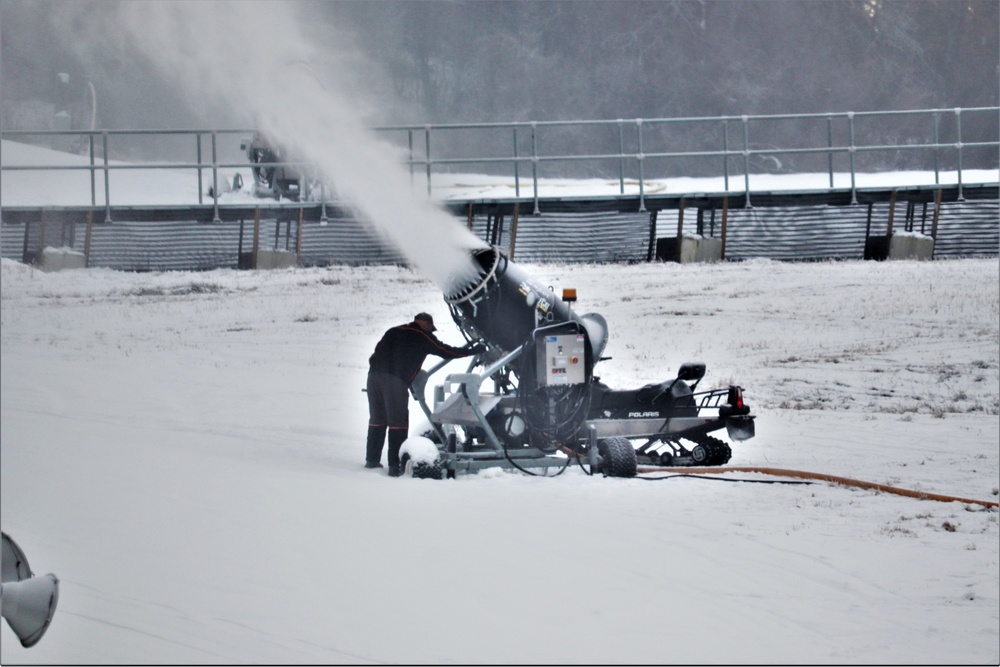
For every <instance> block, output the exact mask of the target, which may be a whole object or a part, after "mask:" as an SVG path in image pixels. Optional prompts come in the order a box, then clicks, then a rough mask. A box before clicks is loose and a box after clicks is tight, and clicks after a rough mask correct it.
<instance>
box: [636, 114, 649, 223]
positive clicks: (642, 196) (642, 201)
mask: <svg viewBox="0 0 1000 667" xmlns="http://www.w3.org/2000/svg"><path fill="white" fill-rule="evenodd" d="M635 135H636V141H637V142H638V144H639V153H638V154H637V155H636V156H635V159H636V160H638V162H639V212H640V213H643V212H645V210H646V187H645V185H646V183H645V179H646V172H645V169H644V168H643V160H645V159H646V156H645V155H643V153H642V119H641V118H636V119H635Z"/></svg>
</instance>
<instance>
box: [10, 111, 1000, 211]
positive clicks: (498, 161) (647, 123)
mask: <svg viewBox="0 0 1000 667" xmlns="http://www.w3.org/2000/svg"><path fill="white" fill-rule="evenodd" d="M970 114H991V115H992V116H993V117H994V120H995V117H996V116H997V115H998V114H1000V107H973V108H964V109H963V108H955V109H917V110H900V111H870V112H840V113H810V114H779V115H756V116H750V115H742V116H717V117H691V118H647V119H642V118H639V119H634V120H624V119H616V120H603V121H602V120H590V121H588V120H576V121H569V120H567V121H530V122H509V123H467V124H443V125H401V126H387V127H377V128H374V131H375V132H377V133H381V134H387V135H390V139H391V138H392V135H395V137H396V138H397V140H398V138H399V137H402V136H405V137H406V144H407V150H408V151H409V152H408V159H407V160H406V163H407V164H408V165H409V168H410V170H411V174H413V173H415V171H414V170H415V169H416V168H418V167H420V168H422V169H423V171H424V174H425V176H426V185H427V194H428V196H431V195H432V188H431V182H432V176H433V174H434V170H435V167H438V168H441V167H445V168H451V167H453V166H456V165H474V164H479V165H501V166H504V167H509V168H510V169H511V170H512V172H513V177H514V189H515V197H517V198H520V197H521V189H522V185H521V183H522V176H521V168H522V166H523V165H525V164H528V165H530V167H531V190H532V195H531V196H532V199H533V203H534V211H533V212H534V213H535V214H538V213H539V202H540V199H541V197H540V196H539V184H538V179H539V166H540V165H543V164H555V163H567V162H577V163H579V162H590V163H607V162H608V161H613V162H617V165H618V181H619V191H620V193H621V194H624V193H625V182H626V176H625V174H626V169H627V168H631V167H634V168H635V170H636V171H637V182H638V188H639V211H640V212H642V211H645V210H646V207H645V197H646V192H645V190H646V182H647V181H649V180H651V179H652V178H656V176H653V175H651V174H650V173H648V168H647V167H646V165H647V164H649V163H650V162H661V163H666V162H669V161H672V160H674V161H679V160H691V159H712V160H718V161H719V162H720V165H719V166H720V169H719V170H718V171H719V172H721V175H722V177H723V179H724V180H723V182H724V191H725V192H726V193H736V194H742V196H743V198H744V206H745V207H748V208H749V207H750V206H751V194H752V192H753V190H752V188H751V180H752V178H753V174H752V173H751V169H750V166H751V161H752V160H753V159H755V158H760V157H769V156H770V157H774V156H777V155H820V156H822V155H825V156H826V163H827V173H828V175H829V187H830V189H831V190H832V189H834V173H835V170H834V159H835V157H837V156H845V155H846V156H847V158H848V172H849V174H850V193H851V201H852V203H857V190H858V186H857V175H858V171H857V165H856V159H857V156H858V155H859V154H866V153H875V152H880V151H881V152H888V151H898V152H910V151H913V152H916V151H925V152H929V153H930V155H931V157H932V161H933V170H934V182H935V184H938V183H939V182H940V173H941V162H942V158H943V157H948V156H952V157H953V160H954V166H955V171H956V172H957V178H958V183H957V185H958V193H959V199H961V198H962V185H963V170H965V169H967V167H966V165H965V160H964V155H965V154H966V152H967V151H968V150H969V149H973V148H998V147H1000V138H996V139H991V140H987V141H975V142H964V141H963V137H962V118H963V116H965V117H968V116H969V115H970ZM884 117H904V118H912V117H926V118H929V119H930V120H931V125H930V127H929V128H927V129H926V131H927V135H928V136H918V137H915V138H914V143H902V144H900V143H891V144H888V143H886V144H879V143H859V137H858V134H859V132H858V127H857V126H858V122H859V121H860V120H862V119H869V118H884ZM946 120H947V121H952V122H947V123H946V122H943V121H946ZM802 121H825V125H826V133H825V137H826V141H825V142H824V145H805V146H784V147H776V146H771V147H767V148H757V147H755V144H754V142H752V141H751V136H752V134H753V132H752V130H751V128H752V127H754V126H757V125H759V124H761V123H786V122H795V123H801V122H802ZM696 125H701V126H703V128H704V126H706V125H707V126H710V127H711V126H717V127H718V129H719V137H718V138H719V141H720V143H721V145H717V146H713V145H711V142H706V145H705V146H704V147H699V148H698V149H697V150H680V151H670V150H659V148H661V147H662V146H660V147H651V146H649V143H650V135H651V131H650V130H649V129H648V128H674V127H680V128H685V127H691V126H696ZM734 125H735V126H737V127H739V128H740V135H741V136H740V139H739V140H737V141H735V142H731V138H730V127H731V126H734ZM845 127H846V139H847V141H846V143H844V142H835V140H834V135H835V130H836V132H839V133H841V134H843V133H844V128H845ZM556 128H584V129H587V130H593V129H596V128H611V129H612V130H616V131H617V136H618V146H617V149H618V150H617V152H613V151H612V152H598V153H568V152H563V153H559V154H545V153H544V151H542V150H540V148H539V144H540V140H541V138H542V137H543V135H544V133H545V132H547V131H550V130H555V129H556ZM468 130H473V131H489V132H493V131H501V132H506V131H509V132H510V133H511V140H512V143H511V144H510V145H511V146H512V149H513V150H512V154H511V155H502V156H485V155H473V156H466V157H435V155H434V154H433V152H432V146H433V145H435V142H434V141H432V137H434V136H438V137H441V136H446V135H448V134H449V133H455V132H459V131H468ZM626 130H628V134H629V135H630V136H629V137H628V142H627V141H626V134H627V132H626ZM519 132H520V134H519ZM252 133H253V130H241V129H232V130H184V129H176V130H61V131H39V132H30V131H23V132H3V133H0V136H2V137H3V138H5V139H9V138H15V137H29V136H59V135H64V136H66V135H69V136H77V137H85V138H86V139H87V144H88V150H87V154H88V155H89V158H90V160H89V161H90V164H89V165H78V166H67V165H49V166H46V165H30V166H29V165H12V166H8V165H0V170H2V171H28V170H36V171H51V170H89V171H90V179H91V205H92V206H94V207H97V206H98V202H97V174H98V173H101V174H102V175H103V177H104V178H103V180H104V207H105V221H106V222H111V209H112V202H111V191H110V172H112V171H117V170H126V169H196V170H197V174H198V203H199V204H202V203H203V200H202V195H203V192H204V187H203V185H204V183H203V177H204V172H205V171H208V170H210V171H211V179H212V186H213V187H212V189H211V197H212V200H213V204H214V209H215V216H214V217H215V220H216V221H218V220H219V214H218V210H219V169H233V168H237V169H240V168H247V167H250V166H251V164H250V163H249V162H239V163H231V162H220V161H219V157H218V138H219V137H220V135H234V134H240V135H246V136H249V135H251V134H252ZM525 133H527V134H528V144H529V146H530V149H529V152H528V154H522V152H523V147H522V146H523V143H525V141H524V135H525ZM943 133H946V134H948V135H949V137H948V140H947V141H943V140H942V134H943ZM116 135H132V136H138V135H188V136H191V137H193V138H194V141H195V153H196V161H195V162H169V163H135V164H110V162H109V161H110V155H109V154H110V146H109V137H112V136H116ZM206 136H207V137H208V138H209V140H210V155H209V156H208V157H207V159H206V157H205V156H204V155H203V152H204V151H203V138H204V137H206ZM416 136H422V137H423V146H422V147H421V146H419V145H418V144H415V142H414V138H415V137H416ZM655 138H656V139H658V140H659V141H660V143H661V144H663V143H669V142H668V140H667V139H665V138H664V137H662V136H659V137H655ZM97 140H100V146H101V150H100V156H101V163H100V164H98V163H97V154H98V151H97V149H96V142H97ZM472 143H473V144H474V143H475V142H472ZM731 143H735V144H736V145H735V146H731V145H730V144H731ZM649 148H654V150H649ZM991 155H992V158H990V160H991V161H992V162H993V164H987V165H980V167H979V168H995V167H996V164H995V161H996V154H995V153H991ZM733 160H736V161H737V163H738V164H739V165H740V166H741V167H742V168H741V169H739V170H735V173H732V174H731V173H730V172H731V171H732V169H731V162H732V161H733ZM253 166H256V167H292V168H296V167H298V168H302V167H306V168H308V165H306V164H304V163H302V162H297V161H282V162H257V163H254V165H253ZM838 173H839V172H838ZM684 175H687V174H684ZM731 177H733V178H741V180H742V188H740V189H736V190H733V189H731V188H730V180H731ZM321 203H322V205H323V206H324V207H325V205H326V196H325V192H321Z"/></svg>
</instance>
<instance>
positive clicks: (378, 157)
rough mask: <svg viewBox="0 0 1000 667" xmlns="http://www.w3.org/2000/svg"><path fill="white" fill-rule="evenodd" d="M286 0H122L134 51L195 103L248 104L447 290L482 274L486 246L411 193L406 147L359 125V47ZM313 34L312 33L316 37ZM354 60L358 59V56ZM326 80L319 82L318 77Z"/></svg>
mask: <svg viewBox="0 0 1000 667" xmlns="http://www.w3.org/2000/svg"><path fill="white" fill-rule="evenodd" d="M308 7H309V6H308V5H306V4H300V3H291V2H256V1H253V2H247V1H239V2H236V1H216V0H213V1H212V2H200V1H199V2H186V1H183V2H126V3H122V4H121V5H119V12H118V19H119V20H120V22H121V27H122V30H123V33H124V36H125V39H126V40H127V42H128V46H130V47H131V48H132V49H134V50H136V51H138V52H139V53H140V54H142V55H143V56H144V57H145V58H146V59H148V60H149V62H150V63H151V65H153V66H155V67H156V68H158V69H159V70H161V71H162V72H163V74H165V75H167V76H168V77H170V79H171V80H173V81H176V83H177V87H178V89H179V91H180V92H183V93H184V95H185V96H186V97H187V98H188V100H189V101H190V103H192V104H195V105H201V106H202V107H206V106H209V105H216V106H221V107H222V108H226V109H230V110H236V111H243V112H245V113H247V114H248V121H252V122H254V123H255V125H256V127H255V129H257V130H259V131H261V132H262V133H263V134H264V135H265V136H267V137H268V139H269V140H270V141H272V142H273V143H275V144H276V145H280V146H282V147H283V149H285V150H286V152H287V154H288V155H290V156H293V157H291V158H290V159H292V160H295V161H302V162H305V163H307V164H308V165H309V166H310V168H312V169H315V170H316V171H317V172H319V174H320V175H321V177H322V178H323V180H324V182H325V183H327V184H329V186H331V187H332V188H334V189H335V191H336V192H337V193H338V195H339V196H340V197H342V198H343V199H344V200H345V201H346V203H347V204H348V205H349V206H351V207H353V208H355V209H356V210H357V211H358V212H359V214H360V217H362V218H363V219H365V220H367V221H368V222H370V223H371V224H372V225H373V226H374V227H375V229H376V231H377V232H379V233H380V235H381V237H382V238H383V239H384V240H386V241H388V242H389V243H391V245H393V246H394V247H395V248H396V249H397V250H398V251H399V252H400V253H401V254H402V255H403V256H404V257H405V258H406V259H407V260H408V261H409V262H410V263H411V264H412V265H413V266H414V267H415V268H416V269H417V270H418V271H420V272H421V273H422V274H423V275H424V276H426V277H427V278H429V279H431V280H433V281H434V283H435V284H436V285H437V286H438V287H439V288H440V289H441V290H442V291H444V292H448V291H450V289H451V288H452V286H453V285H454V284H455V283H456V282H457V283H461V282H463V281H465V280H468V277H469V276H470V275H474V273H475V269H474V266H473V262H472V260H471V257H470V251H471V250H473V249H475V248H479V247H483V246H484V244H483V243H482V242H481V241H480V240H479V239H478V238H477V237H476V236H475V235H473V234H472V233H471V232H470V231H469V230H467V229H466V228H465V227H464V226H463V225H460V224H456V220H455V218H454V217H453V216H451V215H450V214H448V213H447V212H446V211H444V210H443V209H441V208H440V207H439V206H437V205H435V204H434V202H432V201H430V200H429V198H428V197H427V196H426V194H425V195H423V196H421V195H418V194H417V193H415V192H413V186H412V185H411V183H410V179H409V173H408V172H407V171H406V170H405V169H404V168H403V164H402V159H401V158H402V157H403V156H402V154H401V153H400V152H399V151H398V150H397V149H396V148H395V147H393V146H391V145H390V144H388V143H386V142H385V141H382V140H380V139H379V138H378V137H376V136H375V134H374V132H372V131H371V130H370V129H369V128H368V127H367V126H366V125H365V123H364V122H363V118H362V113H363V109H364V105H365V102H364V99H363V95H362V94H361V93H362V92H363V91H360V90H358V87H357V85H356V84H354V83H352V78H355V77H352V76H351V74H352V72H351V69H350V68H352V67H354V66H357V65H358V63H357V62H354V61H356V59H357V58H358V55H357V53H348V52H340V53H338V52H337V49H338V48H341V47H338V40H337V36H336V34H335V32H334V31H333V27H331V26H324V27H323V30H322V34H321V32H320V31H319V30H318V29H317V27H316V26H311V25H310V23H309V18H310V17H309V16H308V15H307V14H305V10H306V9H307V8H308ZM310 32H312V33H313V34H312V35H310V34H309V33H310ZM352 59H353V60H354V61H352ZM317 73H319V75H321V76H322V77H323V78H322V80H321V79H320V78H319V76H317Z"/></svg>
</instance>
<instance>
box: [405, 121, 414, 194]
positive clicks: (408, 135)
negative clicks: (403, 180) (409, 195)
mask: <svg viewBox="0 0 1000 667" xmlns="http://www.w3.org/2000/svg"><path fill="white" fill-rule="evenodd" d="M406 141H407V143H408V144H409V147H410V186H411V187H412V186H413V130H407V131H406Z"/></svg>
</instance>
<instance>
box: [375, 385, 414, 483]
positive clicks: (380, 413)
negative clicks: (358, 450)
mask: <svg viewBox="0 0 1000 667" xmlns="http://www.w3.org/2000/svg"><path fill="white" fill-rule="evenodd" d="M386 431H388V433H389V452H388V458H389V469H390V470H391V469H393V468H397V469H398V468H399V448H400V447H401V446H402V444H403V441H405V440H406V437H407V435H408V434H409V431H410V397H409V390H408V389H407V387H406V383H405V382H403V380H402V379H401V378H398V377H396V376H395V375H392V374H390V373H381V372H379V371H372V372H370V373H368V446H367V451H366V453H365V462H366V463H368V464H376V463H380V462H381V460H382V446H383V445H384V444H385V436H386Z"/></svg>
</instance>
